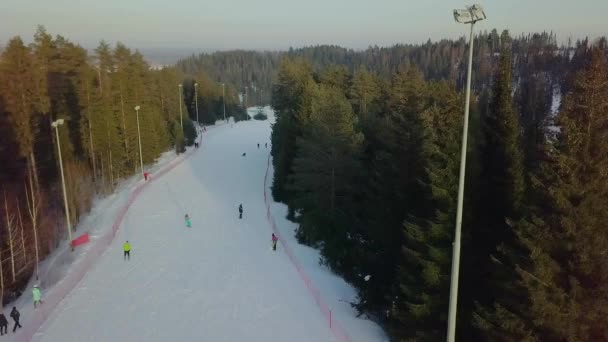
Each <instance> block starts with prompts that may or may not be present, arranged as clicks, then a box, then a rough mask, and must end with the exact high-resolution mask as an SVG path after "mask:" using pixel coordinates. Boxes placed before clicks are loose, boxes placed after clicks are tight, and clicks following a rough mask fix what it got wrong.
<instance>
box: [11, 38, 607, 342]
mask: <svg viewBox="0 0 608 342" xmlns="http://www.w3.org/2000/svg"><path fill="white" fill-rule="evenodd" d="M0 52H1V54H0V136H1V137H2V143H1V144H0V165H2V166H1V167H0V184H1V185H2V186H1V188H0V191H2V195H1V196H2V197H1V198H0V204H1V209H0V212H1V213H2V217H0V237H1V245H0V298H2V300H3V301H4V302H8V301H10V300H12V299H14V298H15V297H16V296H18V295H19V291H20V289H22V288H23V286H24V285H25V283H26V282H27V281H28V279H30V278H31V276H32V275H33V274H35V273H36V265H37V263H38V261H39V260H42V259H43V258H44V257H45V256H46V255H48V254H49V253H50V252H52V251H53V250H54V249H56V248H57V247H58V246H59V243H60V242H61V241H62V240H64V239H65V235H66V231H65V225H66V224H65V222H64V211H63V195H62V189H61V179H60V175H59V161H58V158H59V157H58V155H57V154H58V152H57V151H58V150H57V147H58V143H60V146H61V151H62V158H63V165H64V169H65V173H66V183H67V184H66V185H67V194H68V203H69V205H70V208H71V212H70V214H71V222H72V224H73V225H74V226H75V225H76V224H77V223H78V221H79V218H81V217H82V216H83V215H84V214H86V213H87V212H88V211H89V210H90V209H91V205H92V201H93V199H94V198H95V197H96V196H98V195H100V196H101V195H106V194H109V193H111V192H112V191H113V190H114V189H115V187H116V186H117V185H118V183H119V182H120V180H121V179H125V178H126V177H129V176H132V175H134V174H137V173H138V172H140V170H139V158H140V156H139V149H138V143H137V141H138V135H137V122H136V120H137V119H136V112H135V110H134V107H135V106H140V110H139V115H140V127H141V136H142V142H143V144H142V156H141V157H142V158H143V161H144V163H145V164H150V163H152V162H154V161H155V160H156V159H157V158H158V157H159V156H160V154H161V153H163V152H165V151H168V150H172V149H174V150H175V151H176V152H177V153H181V152H183V151H184V147H185V146H187V145H190V144H192V143H193V141H194V139H195V138H196V134H197V130H196V129H195V127H196V124H195V122H196V120H197V117H198V121H199V124H200V125H209V124H213V123H215V122H216V120H220V119H223V103H224V101H225V103H226V116H230V117H233V118H234V119H235V120H243V119H248V117H247V115H246V114H245V111H244V108H243V107H244V106H245V107H246V106H248V105H249V106H251V105H259V104H268V103H270V104H271V105H272V107H273V108H274V110H275V116H276V122H275V123H274V125H273V130H272V136H271V141H272V149H271V154H272V157H273V166H274V179H273V184H272V194H273V197H274V199H275V200H276V201H279V202H283V203H285V204H287V206H288V209H289V210H288V218H289V219H290V220H292V221H294V222H296V223H297V224H298V229H297V231H296V234H297V237H298V239H299V241H300V242H301V243H304V244H307V245H310V246H313V247H315V248H318V249H319V250H320V251H321V254H322V258H321V260H320V263H322V264H323V265H325V266H327V267H328V268H330V269H331V270H332V271H333V272H335V273H337V274H339V275H340V276H342V277H344V279H345V280H347V281H348V282H349V283H350V284H352V285H353V286H354V287H355V288H356V289H357V291H358V300H357V301H356V302H353V303H351V304H352V306H353V307H354V308H355V309H356V310H357V312H358V313H359V314H360V315H365V316H367V317H370V318H371V319H373V320H375V321H377V322H379V323H380V324H381V325H382V326H383V327H384V328H385V330H386V331H387V333H388V335H389V336H390V337H391V339H392V340H395V341H438V340H443V339H445V336H446V329H447V327H446V326H447V324H446V321H447V314H448V299H449V286H450V272H451V262H452V243H453V239H454V226H455V220H456V203H457V201H456V198H457V193H458V171H459V166H460V150H461V139H462V138H461V137H462V122H463V106H464V90H463V89H464V83H465V80H466V52H467V44H466V41H465V39H464V38H463V39H457V40H441V41H438V42H431V41H428V42H426V43H424V44H418V45H416V44H410V45H397V46H393V47H385V48H380V47H370V48H368V49H366V50H362V51H355V50H349V49H344V48H341V47H338V46H316V47H306V48H298V49H290V50H288V51H285V52H254V51H227V52H218V53H213V54H201V55H199V56H192V57H189V58H186V59H184V60H181V61H179V62H178V63H177V64H176V65H175V66H173V67H164V68H162V69H158V70H154V69H151V68H150V66H149V65H148V64H147V63H146V61H145V59H144V57H143V56H142V55H141V54H140V53H139V52H138V51H134V50H131V49H129V48H128V47H127V46H125V45H123V44H120V43H117V44H116V45H115V46H110V45H109V44H107V43H105V42H103V41H102V42H101V43H100V44H99V46H98V47H97V48H96V49H95V50H94V51H92V52H88V51H87V50H85V49H84V48H82V47H80V46H79V45H77V44H74V43H72V42H70V41H69V40H68V39H66V38H64V37H61V36H56V37H53V36H51V35H50V34H49V33H47V32H46V31H45V30H44V28H42V27H40V28H39V29H38V31H37V32H36V34H35V36H34V39H33V42H32V43H31V44H25V43H24V42H23V41H22V40H21V38H19V37H15V38H13V39H11V40H10V41H9V42H7V44H6V46H4V47H2V50H0ZM473 70H474V73H473V87H472V91H473V93H472V99H471V100H472V105H471V118H470V120H471V121H470V126H469V143H468V146H467V158H468V161H467V169H466V180H465V193H464V215H463V226H462V227H463V228H462V229H463V230H462V231H463V237H462V243H463V245H462V256H461V271H460V286H459V298H458V304H459V306H458V309H459V311H458V324H457V335H458V340H462V341H608V318H607V317H608V314H607V312H606V311H607V310H608V309H606V308H607V307H608V293H607V292H608V287H607V286H606V283H607V279H605V278H608V263H606V260H605V258H606V251H607V250H608V229H606V222H608V210H606V209H607V208H606V206H607V203H608V172H607V170H608V144H607V143H606V138H608V44H607V42H606V39H605V38H601V39H597V40H593V41H589V40H580V41H576V42H568V43H565V44H558V40H557V37H556V36H555V35H554V34H552V33H538V34H529V35H522V36H518V37H511V36H510V34H509V32H507V31H504V32H501V33H499V32H498V31H496V30H493V31H491V32H483V33H480V34H478V35H477V36H476V37H475V49H474V63H473ZM222 83H224V84H225V88H224V89H222ZM178 85H181V86H182V87H181V93H180V88H179V87H178ZM224 94H225V95H224ZM224 97H225V98H224ZM241 99H242V101H241ZM197 104H198V108H197V107H196V106H197ZM180 108H182V110H183V115H184V117H183V125H184V129H183V130H182V128H181V124H180V122H181V120H180ZM197 109H198V110H197ZM197 113H198V115H197ZM57 119H64V120H65V124H64V125H62V126H59V127H58V131H59V141H57V139H56V138H55V131H54V130H55V129H54V128H52V127H51V123H52V122H53V121H55V120H57Z"/></svg>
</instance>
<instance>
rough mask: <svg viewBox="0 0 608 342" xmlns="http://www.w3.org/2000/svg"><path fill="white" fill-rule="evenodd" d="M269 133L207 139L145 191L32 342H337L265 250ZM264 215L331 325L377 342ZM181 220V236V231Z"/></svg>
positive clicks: (339, 284)
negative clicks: (126, 246)
mask: <svg viewBox="0 0 608 342" xmlns="http://www.w3.org/2000/svg"><path fill="white" fill-rule="evenodd" d="M265 111H266V112H267V113H268V114H269V115H270V118H271V119H272V112H271V111H270V110H269V109H268V108H266V109H265ZM256 112H257V110H250V113H256ZM270 131H271V128H270V121H256V120H251V121H248V122H239V123H236V124H234V125H221V126H218V127H214V128H213V129H209V130H208V131H207V133H205V136H204V138H203V142H202V145H201V148H200V149H199V150H198V151H196V152H194V154H193V155H192V156H190V157H189V158H188V159H187V160H186V161H184V162H183V163H181V164H179V165H178V166H177V167H175V168H174V169H173V170H172V171H171V172H169V173H167V174H166V175H164V176H163V177H162V178H159V179H156V180H155V182H153V183H151V184H149V185H148V186H147V188H146V189H145V190H144V191H143V193H142V194H141V196H140V197H139V198H138V199H137V200H136V201H135V202H134V204H133V205H132V206H131V208H130V209H129V211H128V212H127V214H126V217H125V219H124V221H123V223H122V225H121V227H120V230H119V231H118V233H117V235H116V237H115V238H114V240H113V242H112V243H111V244H110V245H109V247H108V248H107V250H106V251H105V253H104V254H103V255H102V257H101V258H99V260H98V261H97V262H96V263H95V264H94V266H93V267H92V268H91V269H90V270H89V271H88V273H87V274H86V275H85V277H84V278H83V279H82V281H80V282H79V283H78V286H77V287H76V288H75V289H74V290H73V291H71V292H70V293H69V295H68V296H67V297H66V298H65V299H64V300H63V301H61V302H60V303H59V305H58V306H57V308H56V309H55V310H54V311H53V312H52V314H51V316H50V317H49V319H47V320H46V322H45V324H44V325H43V326H42V327H41V328H40V329H39V330H38V332H37V333H36V334H35V336H34V340H35V341H269V340H271V341H334V340H336V339H335V336H333V335H332V332H331V331H330V329H329V327H328V322H327V321H326V319H325V317H324V316H323V315H321V314H320V312H319V308H318V306H317V304H316V303H315V301H314V299H313V297H312V296H311V294H310V292H309V289H308V288H307V286H306V285H305V284H304V283H303V281H302V279H301V277H300V276H299V275H298V271H297V270H296V269H295V267H294V264H293V263H292V262H291V261H290V260H289V258H287V256H286V255H285V253H284V250H283V246H281V245H279V247H278V250H277V251H276V252H274V251H272V250H271V248H270V234H271V228H270V225H269V223H268V220H267V218H266V208H265V204H264V175H265V172H266V165H267V158H268V153H269V151H270ZM258 142H259V143H260V148H259V149H258V148H257V145H256V144H257V143H258ZM265 143H268V148H265V147H264V144H265ZM243 153H246V156H242V154H243ZM165 158H169V156H166V157H165ZM270 171H272V170H270ZM270 176H271V174H270ZM153 177H154V172H153ZM135 183H136V181H135V180H132V181H130V182H125V184H123V186H122V187H121V190H120V191H119V192H118V193H117V194H115V195H112V196H110V197H108V198H106V199H104V200H100V201H99V202H98V203H97V205H96V207H95V208H94V209H93V211H92V213H91V215H90V217H91V219H89V221H87V219H86V218H85V220H83V224H87V222H89V223H88V224H91V225H95V226H99V227H101V228H98V229H108V227H107V226H108V225H111V222H113V219H114V217H115V216H116V213H117V208H118V207H120V205H122V204H123V203H124V201H125V198H127V197H128V196H127V195H128V193H129V189H128V187H129V186H131V187H132V186H134V184H135ZM270 183H271V182H270V181H269V182H268V184H267V186H269V185H270ZM125 194H127V195H125ZM240 203H242V204H243V207H244V215H243V219H239V218H238V211H237V207H238V205H239V204H240ZM271 212H272V213H273V215H274V218H275V220H276V223H277V226H278V229H279V230H280V231H281V236H282V239H283V240H284V242H285V243H287V244H288V245H289V247H290V248H291V250H292V251H293V252H294V253H293V254H294V255H295V256H296V258H297V259H298V261H299V263H300V265H301V266H302V268H303V271H304V272H305V273H306V274H307V275H308V276H309V277H310V279H311V280H312V282H313V283H314V285H315V287H316V288H317V289H318V290H319V291H320V296H321V298H322V299H323V300H324V302H326V303H327V305H328V306H329V307H330V308H331V310H332V313H333V320H334V324H340V325H341V326H342V327H343V328H344V330H346V331H347V332H348V334H349V336H350V337H351V338H352V340H353V341H384V340H387V339H386V337H385V335H384V333H383V332H382V330H381V329H380V328H379V327H378V326H377V325H376V324H374V323H372V322H370V321H368V320H364V319H360V318H356V317H355V312H354V310H353V309H352V308H351V307H350V305H349V304H348V303H347V302H350V301H354V297H355V291H354V290H353V289H352V287H350V286H349V285H348V284H346V283H345V282H344V281H343V280H341V279H340V278H339V277H336V276H335V275H333V274H331V272H329V271H328V270H327V269H326V268H324V267H322V266H319V264H318V258H319V254H318V252H317V251H316V250H313V249H311V248H308V247H305V246H301V245H297V243H296V241H295V239H294V238H293V229H294V227H295V226H294V225H293V223H291V222H289V221H286V220H285V219H284V216H285V212H286V209H285V207H284V206H283V205H281V204H272V205H271ZM186 213H188V214H189V215H190V217H191V218H192V228H186V227H185V224H184V215H185V214H186ZM103 227H105V228H103ZM92 234H93V235H94V234H95V232H92ZM126 240H129V241H130V243H131V245H132V251H131V260H130V261H124V260H123V255H122V244H123V243H124V241H126ZM85 251H86V249H85V250H82V251H80V252H77V253H84V252H85ZM64 254H65V253H64ZM58 255H59V254H58ZM78 255H79V254H75V256H76V257H78ZM50 260H53V258H51V259H50ZM76 262H77V261H76ZM56 268H57V267H49V268H48V269H56ZM65 271H66V272H67V273H69V272H70V268H67V269H66V270H65ZM60 276H61V275H59V276H58V277H60ZM55 283H59V284H61V280H60V279H56V280H55V281H53V282H48V284H46V285H45V284H44V283H43V290H44V291H51V292H52V289H53V286H54V285H53V284H55ZM28 297H29V296H28V295H27V294H26V295H25V296H24V298H23V299H22V300H21V302H20V303H18V306H22V307H23V309H22V323H23V324H24V325H27V324H28V316H29V315H30V314H31V310H32V309H31V308H30V307H31V303H30V302H29V298H28ZM45 305H46V303H45ZM28 308H29V309H28ZM11 336H12V338H13V339H14V340H17V338H18V335H11Z"/></svg>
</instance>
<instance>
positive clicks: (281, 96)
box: [271, 60, 314, 201]
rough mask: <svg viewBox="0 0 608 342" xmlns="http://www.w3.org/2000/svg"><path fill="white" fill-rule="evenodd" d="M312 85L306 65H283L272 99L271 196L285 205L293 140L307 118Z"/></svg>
mask: <svg viewBox="0 0 608 342" xmlns="http://www.w3.org/2000/svg"><path fill="white" fill-rule="evenodd" d="M313 85H314V80H313V78H312V70H311V68H310V66H309V65H308V64H306V63H303V62H301V61H290V60H285V61H283V63H282V65H281V69H280V70H279V75H278V81H277V84H276V85H275V86H274V89H273V96H272V106H273V108H274V109H275V117H276V122H275V125H274V129H273V130H272V135H271V140H272V150H271V154H272V157H273V160H272V162H273V166H274V170H275V172H274V178H273V182H272V193H273V197H274V198H275V200H278V201H287V200H288V198H289V196H288V193H287V191H286V189H285V186H286V185H287V178H288V176H289V174H290V172H291V168H292V163H293V158H294V155H295V150H296V146H295V145H296V138H297V137H299V136H301V134H302V127H303V125H305V124H306V121H307V120H308V117H309V116H310V111H311V109H310V107H311V104H310V101H311V96H310V94H311V92H312V91H313V88H314V86H313ZM305 94H309V95H305Z"/></svg>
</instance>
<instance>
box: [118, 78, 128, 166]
mask: <svg viewBox="0 0 608 342" xmlns="http://www.w3.org/2000/svg"><path fill="white" fill-rule="evenodd" d="M120 112H121V113H122V132H123V134H124V137H125V152H126V154H127V160H128V161H129V162H131V159H130V158H129V157H130V156H129V142H128V139H127V123H126V121H125V105H124V101H123V97H122V83H121V84H120Z"/></svg>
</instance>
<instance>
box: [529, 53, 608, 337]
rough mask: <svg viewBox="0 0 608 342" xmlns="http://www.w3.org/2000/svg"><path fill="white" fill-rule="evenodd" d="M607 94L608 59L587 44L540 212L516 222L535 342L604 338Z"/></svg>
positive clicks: (561, 117) (607, 333)
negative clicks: (525, 259) (526, 259)
mask: <svg viewBox="0 0 608 342" xmlns="http://www.w3.org/2000/svg"><path fill="white" fill-rule="evenodd" d="M607 99H608V63H607V61H606V56H605V54H604V52H603V51H602V49H600V48H598V47H593V48H592V49H591V57H590V61H589V62H588V65H587V67H586V68H585V70H583V71H581V72H579V73H578V75H577V77H576V78H575V82H574V84H573V87H572V90H571V93H569V94H568V95H567V96H566V97H565V99H564V104H563V109H562V111H561V112H560V113H559V114H558V118H557V122H558V124H559V126H560V128H561V132H560V133H559V135H558V140H557V141H556V143H555V148H554V149H552V150H551V159H550V160H549V161H547V162H546V163H544V170H543V171H545V172H544V175H545V177H544V178H543V179H542V182H541V183H540V184H539V185H540V186H541V187H542V188H543V189H544V193H545V194H546V198H545V200H546V201H545V202H543V205H542V207H541V208H543V210H542V211H541V212H540V213H542V214H541V215H542V216H540V217H539V216H532V215H530V217H529V218H527V220H524V221H523V222H522V223H521V224H520V225H519V226H518V232H519V233H520V234H519V236H520V239H521V240H522V242H523V243H524V244H525V246H526V247H527V248H528V249H529V250H530V257H531V259H532V264H531V267H529V268H525V267H522V268H523V269H521V270H520V275H521V277H522V281H523V284H524V285H525V287H526V289H527V291H528V292H529V294H530V298H531V306H530V307H529V308H528V310H529V311H530V312H531V314H532V317H533V320H532V322H531V323H532V324H533V325H534V332H535V333H536V334H537V336H539V340H567V341H603V340H606V339H607V338H608V321H607V318H606V317H607V312H606V310H607V309H606V308H607V307H608V306H607V304H608V303H607V298H608V296H607V295H608V293H607V290H608V288H607V287H606V286H605V284H606V282H608V279H606V278H607V277H608V269H607V267H608V266H607V265H606V262H605V251H606V250H608V234H607V232H606V229H605V222H606V221H607V220H608V211H606V210H605V204H606V194H607V193H608V175H607V174H606V170H608V150H607V146H608V145H606V143H605V141H606V138H607V137H608V131H607V129H606V122H608V100H607ZM551 171H552V172H551ZM536 213H537V214H538V213H539V211H536Z"/></svg>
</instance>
